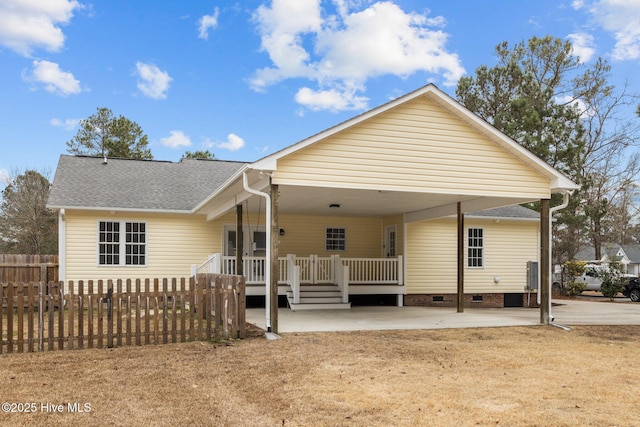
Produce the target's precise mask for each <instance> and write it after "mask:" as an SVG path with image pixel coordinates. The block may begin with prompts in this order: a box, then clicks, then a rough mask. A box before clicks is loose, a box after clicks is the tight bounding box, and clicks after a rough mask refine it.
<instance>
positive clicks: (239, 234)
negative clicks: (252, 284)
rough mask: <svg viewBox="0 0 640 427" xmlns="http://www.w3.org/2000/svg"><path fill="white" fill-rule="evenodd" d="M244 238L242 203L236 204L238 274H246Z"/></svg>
mask: <svg viewBox="0 0 640 427" xmlns="http://www.w3.org/2000/svg"><path fill="white" fill-rule="evenodd" d="M243 243H244V240H243V236H242V205H236V275H238V276H244V264H243V258H242V257H243V255H244V244H243Z"/></svg>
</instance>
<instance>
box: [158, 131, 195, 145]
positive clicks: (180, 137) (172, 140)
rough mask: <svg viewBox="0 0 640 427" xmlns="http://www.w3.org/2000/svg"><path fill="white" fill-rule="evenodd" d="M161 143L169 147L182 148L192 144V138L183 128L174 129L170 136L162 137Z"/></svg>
mask: <svg viewBox="0 0 640 427" xmlns="http://www.w3.org/2000/svg"><path fill="white" fill-rule="evenodd" d="M160 143H161V144H162V145H164V146H165V147H169V148H180V147H189V146H191V139H190V138H189V137H188V136H187V135H185V134H184V133H183V132H182V131H181V130H172V131H170V132H169V136H167V137H164V138H160Z"/></svg>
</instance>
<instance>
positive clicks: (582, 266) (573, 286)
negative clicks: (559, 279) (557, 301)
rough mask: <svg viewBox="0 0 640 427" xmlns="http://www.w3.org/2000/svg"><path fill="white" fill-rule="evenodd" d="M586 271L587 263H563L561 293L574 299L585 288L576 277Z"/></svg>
mask: <svg viewBox="0 0 640 427" xmlns="http://www.w3.org/2000/svg"><path fill="white" fill-rule="evenodd" d="M586 269H587V263H586V262H583V261H567V262H565V263H564V271H565V274H564V276H565V280H564V283H563V286H562V293H563V294H565V295H566V296H570V297H574V296H577V295H580V294H581V293H582V291H584V290H585V289H586V287H587V285H585V284H584V283H583V282H580V281H579V280H578V277H580V276H582V274H583V273H584V272H585V270H586Z"/></svg>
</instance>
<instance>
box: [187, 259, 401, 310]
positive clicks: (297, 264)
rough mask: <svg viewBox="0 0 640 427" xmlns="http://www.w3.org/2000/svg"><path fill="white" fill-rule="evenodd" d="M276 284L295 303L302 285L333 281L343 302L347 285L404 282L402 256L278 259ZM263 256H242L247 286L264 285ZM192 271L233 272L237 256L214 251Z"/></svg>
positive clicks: (195, 272)
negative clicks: (283, 287)
mask: <svg viewBox="0 0 640 427" xmlns="http://www.w3.org/2000/svg"><path fill="white" fill-rule="evenodd" d="M278 267H279V268H278V270H279V273H278V283H279V284H281V285H289V286H290V287H291V289H292V291H293V295H294V302H299V301H300V285H301V284H312V285H313V284H335V285H338V287H339V288H340V289H341V291H342V292H341V293H342V298H343V301H344V302H347V301H348V298H349V285H350V284H367V285H394V284H395V285H403V284H404V277H403V271H404V268H403V257H402V256H398V257H396V258H340V256H339V255H332V256H330V257H319V256H318V255H310V256H308V257H298V256H296V255H287V256H286V257H280V258H278ZM265 268H266V258H265V257H254V256H245V257H244V258H243V270H244V271H243V275H244V276H245V279H246V284H248V285H264V284H265V271H266V270H265ZM191 270H192V274H194V275H195V274H197V273H221V274H236V258H235V257H234V256H222V255H221V254H214V255H211V256H209V259H208V260H207V261H206V262H204V263H203V264H201V265H200V266H195V265H194V266H193V267H192V269H191Z"/></svg>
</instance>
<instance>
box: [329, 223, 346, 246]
mask: <svg viewBox="0 0 640 427" xmlns="http://www.w3.org/2000/svg"><path fill="white" fill-rule="evenodd" d="M346 234H347V233H346V230H345V229H344V228H327V233H326V245H325V249H326V250H327V251H344V250H345V249H346V246H347V245H346V241H347V239H346Z"/></svg>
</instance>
